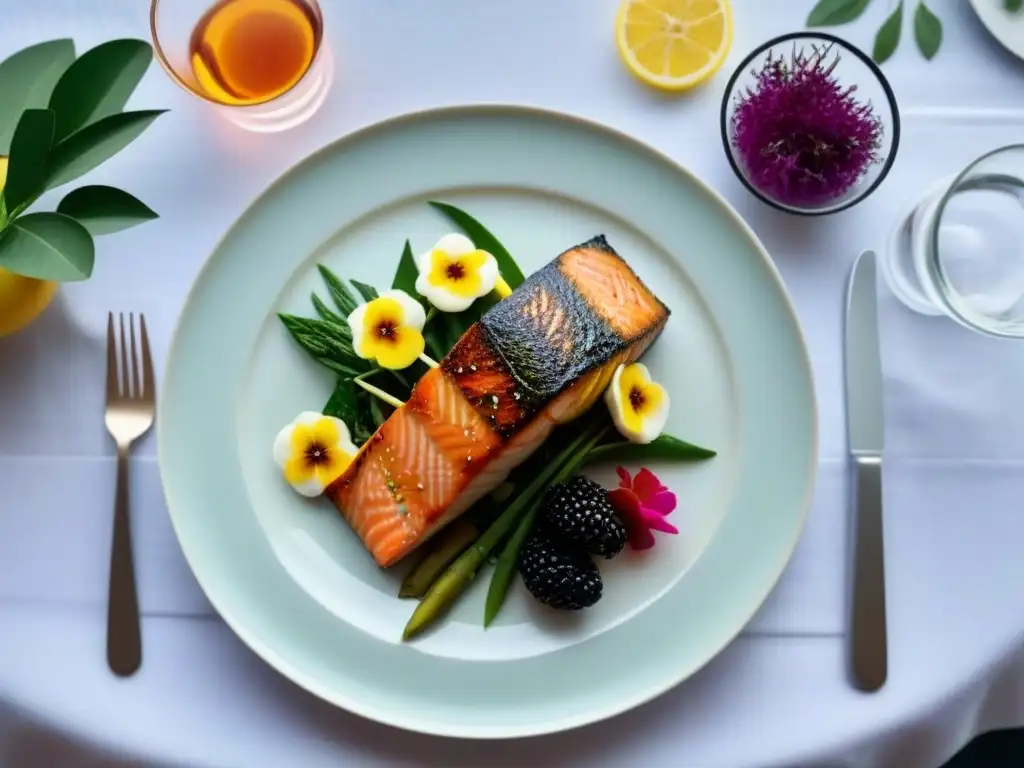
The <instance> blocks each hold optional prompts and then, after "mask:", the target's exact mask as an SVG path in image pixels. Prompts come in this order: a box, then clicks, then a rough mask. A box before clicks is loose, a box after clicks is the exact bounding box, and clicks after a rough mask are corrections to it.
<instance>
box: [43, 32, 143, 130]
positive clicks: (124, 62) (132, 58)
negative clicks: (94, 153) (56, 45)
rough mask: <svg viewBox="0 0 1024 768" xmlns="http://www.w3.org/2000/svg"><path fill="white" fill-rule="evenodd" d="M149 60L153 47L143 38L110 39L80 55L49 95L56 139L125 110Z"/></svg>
mask: <svg viewBox="0 0 1024 768" xmlns="http://www.w3.org/2000/svg"><path fill="white" fill-rule="evenodd" d="M152 60H153V49H152V48H151V47H150V45H149V43H147V42H146V41H144V40H111V41H109V42H106V43H102V44H100V45H97V46H96V47H95V48H92V49H91V50H88V51H86V52H85V53H83V54H82V55H81V56H79V57H78V59H77V60H76V61H75V62H74V63H73V64H72V65H71V66H69V67H68V68H67V71H66V72H64V74H63V75H62V76H61V78H60V80H58V81H57V85H56V87H55V88H54V89H53V94H52V95H51V96H50V109H52V110H54V111H55V112H56V113H57V131H56V140H57V141H61V140H62V139H64V138H66V137H68V136H70V135H71V134H72V133H74V132H75V131H77V130H78V129H79V128H83V127H85V126H86V125H89V124H90V123H94V122H96V121H97V120H100V119H101V118H104V117H107V116H109V115H113V114H117V113H118V112H120V111H121V110H122V109H124V105H125V104H127V103H128V98H129V97H130V96H131V95H132V91H134V90H135V87H136V86H137V85H138V84H139V81H141V80H142V76H143V75H144V74H146V69H148V68H149V63H150V62H151V61H152Z"/></svg>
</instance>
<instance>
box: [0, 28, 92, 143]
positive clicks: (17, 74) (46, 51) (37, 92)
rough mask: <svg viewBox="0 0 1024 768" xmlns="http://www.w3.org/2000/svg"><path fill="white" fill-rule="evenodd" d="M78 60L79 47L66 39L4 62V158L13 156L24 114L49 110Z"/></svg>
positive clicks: (0, 131) (0, 94)
mask: <svg viewBox="0 0 1024 768" xmlns="http://www.w3.org/2000/svg"><path fill="white" fill-rule="evenodd" d="M74 60H75V44H74V42H72V41H71V40H68V39H64V40H50V41H48V42H45V43H39V44H38V45H33V46H30V47H28V48H25V49H23V50H21V51H18V52H17V53H15V54H14V55H13V56H10V57H8V58H6V59H4V60H3V61H2V62H0V155H6V154H9V149H10V146H11V138H12V137H13V136H14V129H15V127H16V126H17V125H18V121H19V120H20V119H21V113H22V112H24V111H25V110H26V109H40V108H44V107H46V105H47V103H48V102H49V100H50V93H51V92H52V91H53V87H54V85H56V83H57V81H58V80H59V79H60V76H61V75H62V74H64V71H65V70H66V69H67V68H68V67H69V66H70V65H71V62H73V61H74Z"/></svg>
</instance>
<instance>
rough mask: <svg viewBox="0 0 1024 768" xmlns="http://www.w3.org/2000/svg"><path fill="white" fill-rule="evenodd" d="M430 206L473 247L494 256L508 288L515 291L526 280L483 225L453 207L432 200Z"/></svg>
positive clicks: (510, 257)
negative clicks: (455, 227)
mask: <svg viewBox="0 0 1024 768" xmlns="http://www.w3.org/2000/svg"><path fill="white" fill-rule="evenodd" d="M430 204H431V205H432V206H433V207H434V208H436V209H437V210H439V211H440V212H441V213H443V214H444V215H445V216H447V217H448V218H449V219H450V220H451V222H452V223H453V224H455V225H456V226H457V227H459V228H460V229H462V231H463V232H465V233H466V236H467V237H468V238H469V239H470V240H472V241H473V245H475V246H476V247H477V248H479V249H480V250H482V251H487V252H488V253H489V254H491V255H492V256H494V258H495V260H496V261H497V262H498V271H499V272H500V273H501V276H502V277H503V278H504V279H505V282H506V283H508V285H509V287H510V288H513V289H515V288H518V287H519V286H520V285H522V283H523V281H524V280H525V279H526V276H525V275H524V274H523V271H522V270H521V269H520V268H519V265H518V264H516V261H515V259H513V258H512V254H510V253H509V252H508V251H507V250H506V249H505V246H504V245H502V244H501V241H499V240H498V238H496V237H495V236H494V235H492V234H491V233H490V232H489V231H488V230H487V228H486V227H485V226H484V225H483V224H481V223H480V222H479V221H477V220H476V219H474V218H473V217H472V216H470V215H469V214H468V213H466V212H465V211H463V210H461V209H459V208H456V207H455V206H454V205H448V204H447V203H439V202H436V201H433V200H431V201H430Z"/></svg>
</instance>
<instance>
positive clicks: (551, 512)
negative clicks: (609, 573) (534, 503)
mask: <svg viewBox="0 0 1024 768" xmlns="http://www.w3.org/2000/svg"><path fill="white" fill-rule="evenodd" d="M542 520H543V524H544V525H546V526H547V528H548V530H549V531H551V533H552V534H554V535H555V536H558V537H561V538H563V539H566V540H568V541H572V542H575V543H577V544H579V545H580V546H582V547H583V548H584V549H585V550H586V551H587V552H589V553H590V554H592V555H603V556H604V557H606V558H609V559H611V558H613V557H615V556H616V555H617V554H619V553H620V552H621V551H622V550H623V549H624V548H625V546H626V526H624V525H623V524H622V521H621V520H619V518H618V516H617V515H616V514H615V510H614V509H612V503H611V501H610V500H609V499H608V492H607V491H606V490H605V489H604V488H602V487H601V486H600V485H598V484H597V483H595V482H594V481H593V480H590V479H589V478H586V477H582V476H580V477H574V478H573V479H572V480H570V481H569V482H567V483H563V484H561V485H555V486H552V487H551V488H550V489H548V492H547V496H546V497H545V499H544V514H543V517H542Z"/></svg>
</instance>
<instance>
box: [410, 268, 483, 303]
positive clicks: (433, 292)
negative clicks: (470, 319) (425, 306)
mask: <svg viewBox="0 0 1024 768" xmlns="http://www.w3.org/2000/svg"><path fill="white" fill-rule="evenodd" d="M416 290H417V291H418V292H419V293H420V295H422V296H423V297H424V298H426V300H427V301H429V302H430V303H431V304H433V305H434V306H435V307H437V308H438V309H439V310H441V311H442V312H461V311H462V310H464V309H469V306H470V305H471V304H472V303H473V298H472V297H470V298H467V297H465V296H459V295H458V294H456V293H452V292H451V291H449V290H448V289H447V288H445V287H444V286H440V285H434V284H433V283H431V282H430V281H429V280H428V279H427V276H426V275H420V277H419V278H417V280H416Z"/></svg>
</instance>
